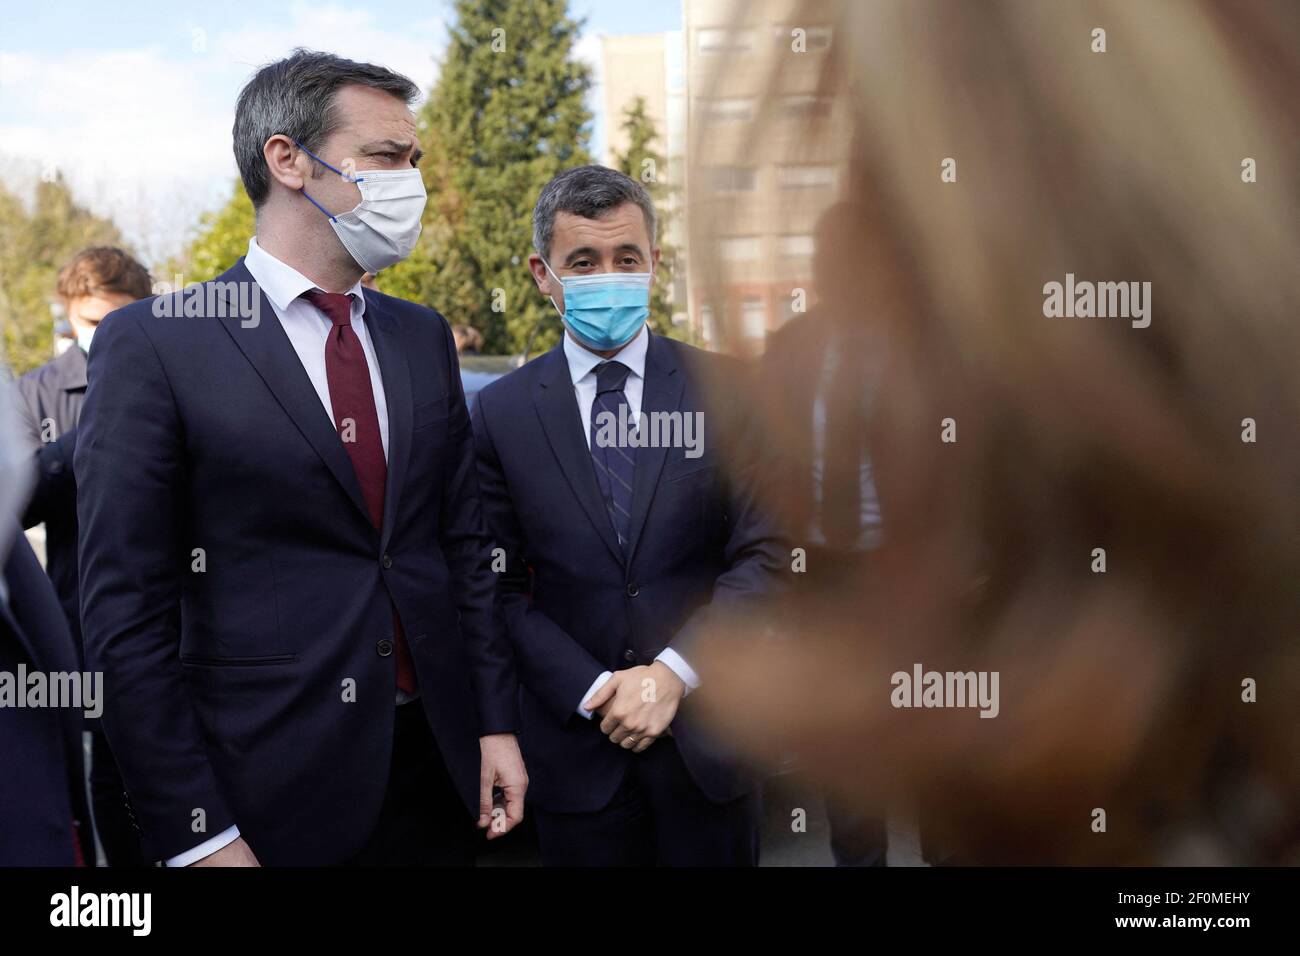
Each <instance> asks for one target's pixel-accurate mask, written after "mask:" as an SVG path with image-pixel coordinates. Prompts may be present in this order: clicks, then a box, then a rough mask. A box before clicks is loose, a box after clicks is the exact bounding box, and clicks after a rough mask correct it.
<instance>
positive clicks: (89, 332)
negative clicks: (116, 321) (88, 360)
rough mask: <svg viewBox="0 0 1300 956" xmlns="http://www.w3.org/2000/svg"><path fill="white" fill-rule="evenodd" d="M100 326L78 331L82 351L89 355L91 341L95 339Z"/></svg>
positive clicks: (78, 341) (78, 340) (78, 342)
mask: <svg viewBox="0 0 1300 956" xmlns="http://www.w3.org/2000/svg"><path fill="white" fill-rule="evenodd" d="M96 328H98V326H94V325H92V326H91V327H90V328H88V329H77V344H78V345H80V346H81V351H83V352H85V353H86V354H87V355H89V354H90V340H91V339H93V338H94V337H95V329H96Z"/></svg>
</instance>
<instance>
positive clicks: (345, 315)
mask: <svg viewBox="0 0 1300 956" xmlns="http://www.w3.org/2000/svg"><path fill="white" fill-rule="evenodd" d="M302 297H303V298H304V299H306V300H307V301H308V302H310V303H311V304H312V305H314V306H316V308H318V309H320V310H321V312H322V313H324V315H325V317H326V318H327V319H329V320H330V321H331V322H333V323H334V324H335V325H336V326H338V325H351V324H352V296H350V295H348V294H347V293H344V292H322V291H321V290H320V289H309V290H308V291H306V292H304V293H303V294H302Z"/></svg>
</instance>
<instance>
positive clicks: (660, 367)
mask: <svg viewBox="0 0 1300 956" xmlns="http://www.w3.org/2000/svg"><path fill="white" fill-rule="evenodd" d="M684 387H685V377H684V376H682V375H680V374H679V373H678V371H677V362H676V358H675V356H674V354H673V353H672V350H671V348H670V347H669V346H668V345H666V344H665V342H664V340H663V339H661V338H660V337H659V336H657V335H651V336H650V344H649V348H648V350H647V352H646V360H645V384H644V386H643V388H642V390H641V414H642V415H643V416H645V418H644V419H643V420H644V421H647V422H648V421H649V416H650V415H652V414H653V413H655V412H673V411H676V410H677V409H678V408H679V407H680V405H681V401H682V390H683V388H684ZM667 457H668V449H667V448H666V447H662V446H661V447H659V448H649V447H641V448H638V449H637V450H636V479H635V481H633V483H632V518H631V521H630V523H629V526H628V530H629V534H630V538H629V540H628V544H627V562H628V564H629V565H631V563H632V558H633V557H635V555H636V546H637V542H639V541H640V540H641V531H642V529H643V528H644V527H645V522H646V516H647V515H648V514H649V513H650V502H651V501H652V500H653V499H654V495H655V488H657V487H658V485H659V473H660V472H661V471H663V468H664V461H665V460H666V459H667Z"/></svg>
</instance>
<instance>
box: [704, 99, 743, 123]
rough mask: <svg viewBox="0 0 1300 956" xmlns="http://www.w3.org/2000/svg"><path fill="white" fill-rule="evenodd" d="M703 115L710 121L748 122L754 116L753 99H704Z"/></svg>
mask: <svg viewBox="0 0 1300 956" xmlns="http://www.w3.org/2000/svg"><path fill="white" fill-rule="evenodd" d="M704 117H705V119H707V120H709V121H710V122H716V123H728V122H748V121H749V120H752V119H753V118H754V101H753V100H752V99H719V100H706V101H705V103H704Z"/></svg>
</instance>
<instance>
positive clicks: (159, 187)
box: [0, 0, 681, 260]
mask: <svg viewBox="0 0 1300 956" xmlns="http://www.w3.org/2000/svg"><path fill="white" fill-rule="evenodd" d="M570 11H571V13H572V14H573V15H574V16H576V17H578V18H580V19H585V20H586V28H585V31H584V35H583V38H582V40H581V42H580V44H579V48H578V55H579V57H580V58H582V59H584V60H587V61H588V62H590V63H591V64H592V65H593V67H595V68H596V69H597V73H596V78H597V82H598V83H599V80H600V74H599V50H600V47H599V40H598V38H599V36H601V35H602V34H614V33H652V32H660V31H664V30H676V29H680V26H681V3H680V0H634V2H629V0H571V3H570ZM451 16H452V5H451V3H450V2H447V0H324V2H307V0H293V2H287V3H271V2H266V3H246V2H239V0H235V2H232V3H227V4H220V3H213V2H211V0H204V2H192V0H190V2H177V0H168V2H164V0H132V2H129V3H106V2H104V0H59V2H57V3H42V2H39V0H38V2H36V3H33V4H28V5H26V6H24V7H23V9H22V13H21V15H19V16H14V15H12V13H11V14H10V15H9V16H7V17H6V18H5V25H4V31H3V34H0V163H2V164H3V171H2V172H0V174H3V175H4V176H5V179H6V182H10V183H12V182H14V181H15V180H20V179H21V178H23V177H24V176H35V175H41V174H48V173H49V172H50V171H51V169H53V168H55V167H57V168H58V169H59V170H61V171H62V172H63V173H64V175H65V176H66V177H67V178H68V180H69V182H70V183H71V184H72V187H73V189H74V191H75V192H76V194H77V196H78V198H79V199H81V200H82V201H83V202H85V203H87V204H88V205H90V206H91V208H93V209H94V210H95V211H96V212H99V213H101V214H109V215H112V216H113V217H114V218H115V219H116V220H117V221H118V223H119V225H121V226H122V228H123V229H124V230H125V232H126V233H127V236H128V238H129V239H130V240H131V241H133V242H134V243H135V244H136V245H137V247H138V248H139V250H140V252H141V253H142V254H143V255H144V256H146V257H147V258H150V259H155V260H156V259H161V258H163V257H166V256H167V255H170V254H171V253H173V252H175V251H176V248H177V247H178V246H179V243H180V242H181V241H182V240H183V238H184V235H185V233H186V232H187V230H188V229H189V228H191V227H192V225H193V224H194V222H195V221H196V220H197V218H198V216H199V214H200V213H201V212H202V211H203V210H205V209H209V208H212V207H214V206H216V205H218V204H219V203H220V202H221V201H222V200H223V199H224V198H225V195H226V194H227V192H228V189H229V185H230V183H231V182H232V181H233V178H234V177H235V175H236V170H235V166H234V160H233V158H232V157H231V153H230V133H229V131H230V123H231V120H232V118H233V106H234V99H235V96H236V94H237V93H238V91H239V88H240V86H241V85H242V83H243V82H244V80H245V79H247V77H248V74H249V73H250V72H251V71H252V69H253V68H254V67H255V66H257V65H258V64H259V63H263V62H265V61H267V60H271V59H275V58H276V57H278V56H281V55H283V54H284V53H286V52H287V51H288V50H289V49H291V48H292V47H294V46H297V45H302V46H308V47H314V48H316V49H328V50H333V51H335V52H338V53H342V54H344V55H347V56H351V57H353V58H355V59H363V60H373V61H375V62H380V63H384V64H385V65H387V66H391V67H393V68H394V69H397V70H401V71H402V72H404V73H406V74H407V75H408V76H410V77H411V78H412V79H414V80H415V81H416V82H417V83H418V84H419V85H420V86H421V87H422V88H426V89H427V87H428V86H429V85H430V84H431V83H432V81H433V78H434V76H435V74H436V64H435V58H436V57H438V56H439V55H440V53H441V50H442V47H443V45H444V42H445V36H446V22H447V20H448V19H450V17H451ZM599 95H600V91H599V88H597V89H596V90H594V91H593V95H592V102H591V106H592V109H593V112H595V113H596V114H597V119H596V122H595V125H594V128H593V147H594V148H595V150H596V155H600V150H601V147H602V146H603V142H604V123H603V117H601V116H600V115H599V114H600V110H599V103H600V101H599Z"/></svg>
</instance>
